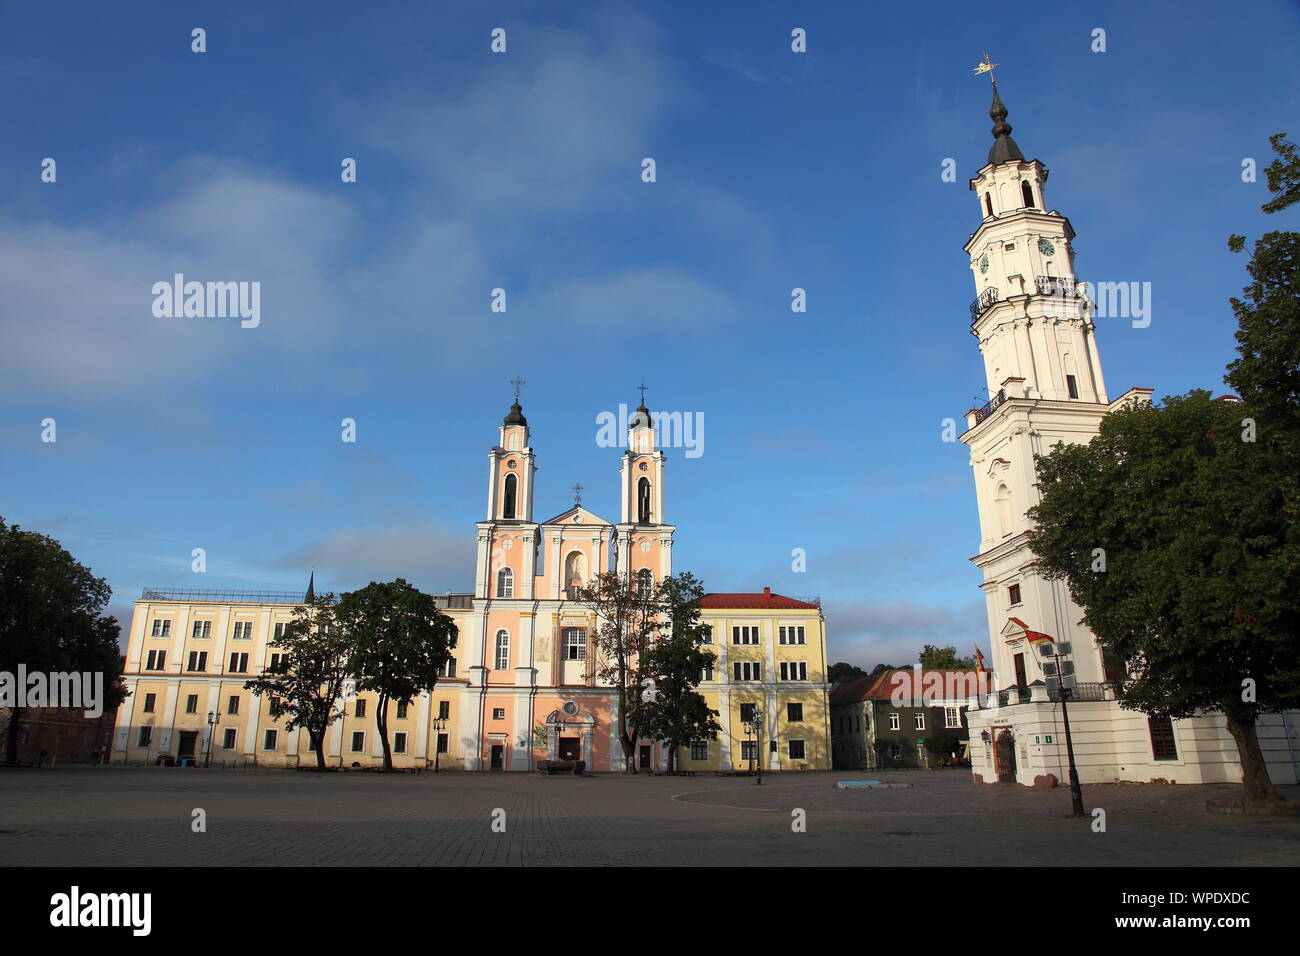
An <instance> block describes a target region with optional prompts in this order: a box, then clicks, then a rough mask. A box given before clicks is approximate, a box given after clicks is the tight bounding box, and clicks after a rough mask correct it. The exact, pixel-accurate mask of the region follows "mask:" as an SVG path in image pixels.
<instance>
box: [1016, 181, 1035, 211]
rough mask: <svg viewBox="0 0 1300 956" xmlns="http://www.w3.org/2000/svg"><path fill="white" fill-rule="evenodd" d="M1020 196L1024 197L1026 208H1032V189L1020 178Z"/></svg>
mask: <svg viewBox="0 0 1300 956" xmlns="http://www.w3.org/2000/svg"><path fill="white" fill-rule="evenodd" d="M1020 196H1021V198H1022V199H1024V201H1025V206H1026V207H1027V208H1033V206H1034V205H1035V203H1034V190H1033V188H1032V187H1031V186H1030V185H1029V183H1028V182H1026V181H1025V180H1021V182H1020Z"/></svg>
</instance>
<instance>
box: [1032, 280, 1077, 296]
mask: <svg viewBox="0 0 1300 956" xmlns="http://www.w3.org/2000/svg"><path fill="white" fill-rule="evenodd" d="M1034 285H1035V286H1036V287H1037V289H1038V294H1039V295H1054V296H1057V297H1058V298H1062V299H1080V298H1083V297H1082V296H1081V295H1080V294H1079V285H1080V282H1079V280H1078V279H1071V278H1068V277H1066V276H1034Z"/></svg>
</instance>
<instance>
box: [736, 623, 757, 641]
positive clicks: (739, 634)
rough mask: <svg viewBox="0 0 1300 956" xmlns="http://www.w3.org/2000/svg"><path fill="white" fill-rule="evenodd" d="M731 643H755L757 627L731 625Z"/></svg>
mask: <svg viewBox="0 0 1300 956" xmlns="http://www.w3.org/2000/svg"><path fill="white" fill-rule="evenodd" d="M731 643H733V644H757V643H758V627H757V626H751V627H733V628H732V629H731Z"/></svg>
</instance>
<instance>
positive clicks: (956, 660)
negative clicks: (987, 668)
mask: <svg viewBox="0 0 1300 956" xmlns="http://www.w3.org/2000/svg"><path fill="white" fill-rule="evenodd" d="M916 659H917V660H918V661H920V663H921V666H922V667H923V668H925V669H926V670H936V671H973V670H974V669H975V658H973V657H958V656H957V648H955V647H935V646H934V645H933V644H926V645H925V647H924V648H922V650H921V653H920V654H918V655H917V658H916Z"/></svg>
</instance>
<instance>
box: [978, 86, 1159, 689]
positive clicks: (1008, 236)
mask: <svg viewBox="0 0 1300 956" xmlns="http://www.w3.org/2000/svg"><path fill="white" fill-rule="evenodd" d="M989 116H990V118H992V120H993V129H992V133H993V146H992V148H991V149H990V150H989V154H988V162H987V163H986V164H985V166H984V167H983V168H982V169H981V170H980V171H979V173H978V174H977V175H976V177H975V178H974V179H972V180H971V182H970V188H971V190H972V191H973V192H974V193H975V197H976V200H977V202H978V207H979V211H980V218H981V222H980V225H979V227H978V228H977V229H976V230H975V232H974V234H973V235H972V236H971V237H970V239H969V240H968V241H967V243H966V245H965V246H964V247H963V248H964V249H965V251H966V254H967V255H968V256H969V260H970V269H971V276H972V278H973V279H974V282H975V291H976V294H977V296H976V299H975V301H974V302H972V303H971V307H970V314H971V334H972V335H974V336H975V339H976V341H977V342H978V343H979V350H980V354H981V355H982V356H983V358H984V372H985V378H986V381H987V384H988V394H989V396H990V397H989V401H988V402H987V404H985V405H984V406H983V407H982V408H978V409H972V410H971V411H970V412H968V413H967V416H966V422H967V425H968V429H967V431H966V433H965V434H964V435H962V438H961V440H962V441H963V442H964V443H965V444H967V445H968V446H970V464H971V468H972V469H973V471H974V477H975V489H976V496H977V499H978V503H979V515H980V547H979V554H978V556H977V557H975V558H974V559H973V560H974V562H975V564H976V565H978V566H979V567H980V568H981V569H982V570H983V571H984V584H983V585H982V588H983V590H984V593H985V599H986V603H987V608H988V623H989V640H990V643H991V644H992V652H993V653H992V661H991V663H992V665H993V668H994V670H995V671H996V673H997V677H998V681H999V686H1000V687H1001V688H1003V689H1006V688H1008V687H1016V688H1027V687H1028V685H1030V684H1033V683H1035V682H1036V681H1041V680H1043V679H1044V677H1045V676H1047V675H1045V673H1044V671H1043V669H1042V667H1041V664H1040V663H1039V661H1038V660H1037V659H1036V658H1035V655H1033V654H1031V653H1030V652H1029V651H1030V648H1029V647H1028V646H1027V644H1026V641H1025V639H1024V633H1023V632H1024V628H1023V627H1020V626H1019V625H1017V624H1016V623H1014V621H1023V622H1025V624H1026V625H1027V626H1028V627H1029V628H1031V629H1033V630H1037V631H1042V632H1045V633H1048V634H1051V635H1053V636H1054V637H1056V638H1057V639H1058V640H1060V641H1072V642H1073V665H1074V667H1075V669H1076V675H1077V679H1078V680H1079V681H1083V682H1100V681H1102V680H1103V679H1104V674H1105V667H1104V664H1103V662H1102V656H1101V652H1100V650H1099V648H1098V647H1097V645H1096V644H1095V642H1094V641H1093V640H1092V637H1091V635H1090V634H1089V633H1088V631H1086V630H1085V629H1084V628H1083V627H1082V626H1081V625H1079V623H1078V621H1079V619H1080V617H1082V612H1081V611H1080V610H1079V608H1078V607H1077V606H1076V605H1075V604H1074V603H1073V602H1072V601H1071V600H1070V597H1069V594H1068V593H1067V591H1066V588H1065V585H1064V583H1063V582H1052V581H1047V580H1044V579H1042V578H1040V577H1039V576H1038V575H1036V574H1035V573H1034V569H1033V563H1034V555H1033V553H1032V552H1031V551H1030V549H1029V533H1030V531H1031V527H1030V524H1029V520H1028V519H1027V518H1026V517H1025V512H1026V511H1027V510H1028V509H1029V508H1030V507H1032V506H1033V505H1034V504H1036V503H1037V501H1038V494H1037V491H1036V489H1035V487H1034V483H1035V481H1036V480H1037V478H1036V474H1035V468H1034V455H1036V454H1046V453H1047V452H1049V451H1050V450H1051V449H1052V447H1053V446H1054V445H1056V444H1057V443H1058V442H1066V443H1074V442H1086V441H1089V440H1090V439H1092V438H1093V436H1095V435H1096V434H1097V431H1098V428H1099V425H1100V423H1101V420H1102V418H1103V417H1104V416H1105V415H1106V413H1107V411H1108V410H1109V409H1110V408H1111V407H1112V406H1111V404H1110V403H1109V398H1108V396H1107V394H1106V385H1105V381H1104V379H1103V378H1102V373H1101V361H1100V359H1099V357H1098V354H1097V342H1096V335H1095V331H1096V327H1095V325H1094V323H1093V320H1092V304H1091V303H1090V302H1089V301H1088V300H1087V298H1086V297H1085V296H1084V295H1082V294H1081V293H1080V291H1079V289H1080V283H1079V279H1078V275H1077V273H1076V272H1075V249H1074V229H1073V228H1072V227H1071V226H1070V221H1069V220H1068V219H1067V218H1066V217H1065V216H1063V215H1061V214H1060V213H1059V212H1057V211H1056V210H1054V209H1052V208H1051V207H1050V206H1049V204H1048V201H1047V197H1046V194H1045V186H1046V184H1047V176H1048V170H1047V168H1046V167H1045V166H1043V164H1042V163H1041V162H1039V161H1038V160H1037V159H1029V160H1027V159H1025V157H1024V154H1022V153H1021V151H1020V147H1019V146H1017V145H1016V142H1015V140H1013V139H1012V138H1011V125H1010V124H1009V123H1008V122H1007V108H1006V106H1005V104H1003V102H1002V98H1001V97H1000V96H999V95H998V90H997V86H996V84H995V85H994V87H993V105H992V108H991V109H990V110H989ZM1135 392H1136V393H1140V394H1137V395H1136V397H1139V398H1143V397H1146V395H1149V392H1148V391H1147V390H1135ZM1135 392H1130V393H1128V394H1126V395H1125V396H1123V397H1122V399H1121V401H1127V400H1128V399H1129V398H1131V397H1134V396H1135ZM1116 404H1118V403H1116Z"/></svg>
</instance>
